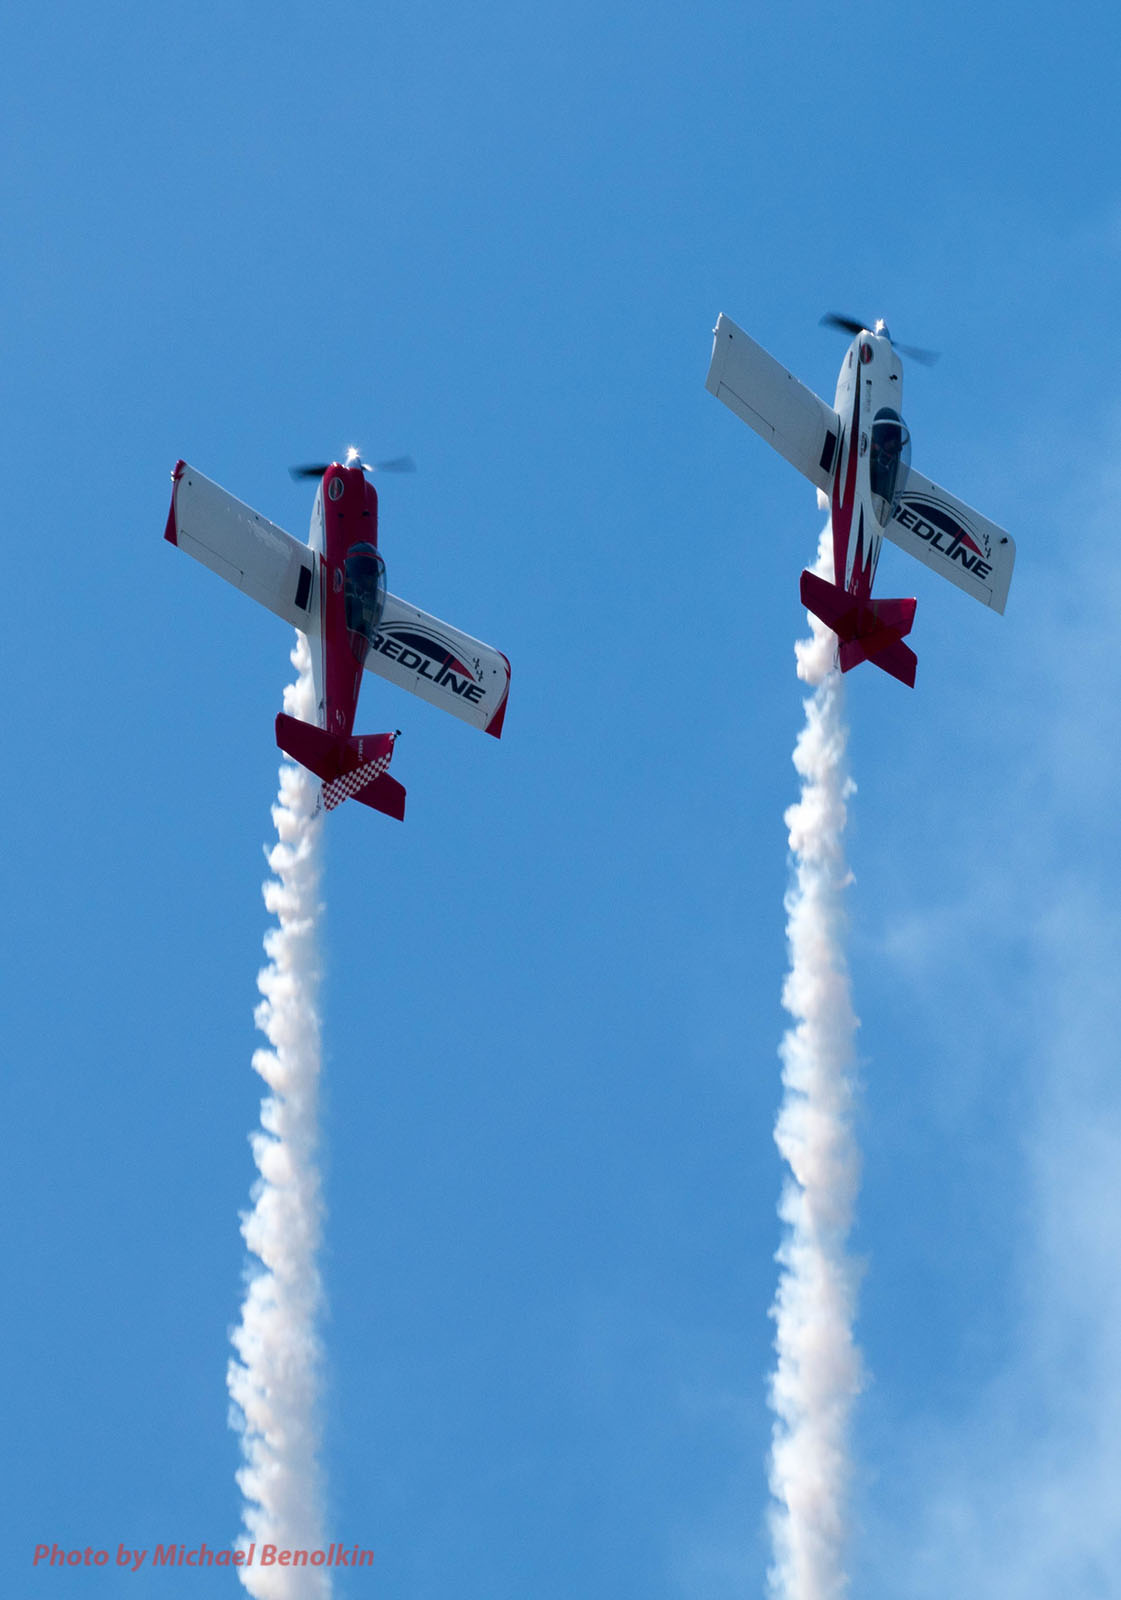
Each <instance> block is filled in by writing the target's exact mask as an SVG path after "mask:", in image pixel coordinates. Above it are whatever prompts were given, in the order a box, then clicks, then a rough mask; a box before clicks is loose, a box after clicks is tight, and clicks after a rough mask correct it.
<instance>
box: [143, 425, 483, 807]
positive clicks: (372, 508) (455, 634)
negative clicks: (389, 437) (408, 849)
mask: <svg viewBox="0 0 1121 1600" xmlns="http://www.w3.org/2000/svg"><path fill="white" fill-rule="evenodd" d="M382 466H383V468H384V467H390V468H405V469H408V468H411V466H412V463H411V462H410V461H409V460H408V458H407V457H401V458H399V459H398V460H396V461H390V462H384V463H382ZM372 470H374V469H373V468H371V467H369V466H368V465H367V464H366V463H365V462H363V461H361V460H360V459H359V456H358V452H357V451H356V450H350V451H348V452H347V458H346V461H345V462H338V461H333V462H331V464H330V465H329V466H315V467H295V468H293V469H292V473H293V476H294V477H299V478H310V477H314V478H318V479H320V484H319V488H318V491H317V493H316V496H315V505H314V507H313V509H312V513H311V535H310V538H309V540H308V543H307V544H306V545H303V544H301V543H300V542H299V540H298V539H294V538H293V537H292V535H291V534H290V533H285V532H284V530H283V528H278V527H277V526H276V525H275V523H272V522H269V521H268V520H267V518H265V517H262V516H261V515H260V514H259V513H258V512H256V511H253V510H251V508H250V507H249V506H247V505H244V504H243V503H242V502H241V501H240V500H235V499H234V497H233V495H232V494H227V492H226V491H225V489H222V488H219V486H218V484H216V483H212V482H211V481H210V479H209V478H204V477H203V475H202V473H201V472H197V471H196V470H195V468H194V467H189V466H188V465H187V463H186V462H185V461H180V462H178V463H177V464H176V467H175V470H174V472H173V473H172V474H171V476H172V480H173V485H174V486H173V488H172V492H171V510H170V512H169V513H168V518H167V527H166V529H165V531H164V538H165V539H169V540H170V541H171V543H172V544H174V545H178V546H179V548H180V549H181V550H186V552H187V553H188V555H192V556H194V558H195V560H196V561H201V562H202V564H203V566H205V567H209V568H210V570H211V571H212V572H216V573H218V575H219V576H220V577H222V578H225V579H227V581H228V582H230V583H232V584H233V585H234V586H235V587H236V588H238V589H241V590H243V591H244V592H245V593H246V594H247V595H249V596H250V597H251V599H253V600H257V601H259V602H260V603H261V605H263V606H267V607H268V609H269V610H270V611H275V613H276V614H277V616H278V617H283V618H284V620H285V622H290V623H291V624H292V626H293V627H294V628H299V629H300V630H301V631H302V632H303V633H305V634H306V635H307V639H308V644H309V645H310V647H311V661H312V679H313V684H314V691H315V700H316V706H317V711H318V721H317V722H316V723H314V724H313V723H309V722H301V721H299V720H298V718H296V717H290V716H287V715H286V714H285V713H284V712H283V711H282V712H281V713H280V715H279V716H278V717H277V719H276V742H277V744H278V745H279V746H280V748H281V749H282V750H283V751H285V752H286V753H287V754H288V755H290V756H292V757H293V759H294V760H296V761H298V762H299V763H300V764H301V766H305V767H307V768H309V769H310V771H312V772H314V773H315V775H316V777H318V778H320V779H322V782H323V791H322V800H323V804H324V805H325V806H326V807H327V809H328V810H332V809H333V808H334V807H335V806H337V805H340V804H341V803H342V801H344V800H346V799H354V800H360V801H361V802H362V804H363V805H367V806H372V807H373V808H374V810H375V811H382V812H384V813H385V814H386V816H389V817H397V818H398V819H400V820H403V819H404V815H405V790H404V788H403V786H402V785H401V784H399V783H398V782H397V780H396V779H395V778H391V777H390V776H389V773H388V772H387V771H386V768H387V767H388V766H389V762H390V758H391V756H392V755H393V743H394V740H395V739H396V737H397V735H396V733H376V734H373V735H369V734H367V735H365V736H364V737H362V736H359V737H355V735H354V732H353V729H354V714H355V711H356V709H357V706H358V691H359V687H360V685H361V681H362V669H363V668H365V669H366V670H367V671H368V672H376V673H378V674H379V676H381V677H383V678H388V679H389V681H390V682H391V683H396V684H398V685H400V687H401V688H402V689H409V690H411V691H412V693H413V694H415V695H419V696H420V698H421V699H422V700H428V701H430V702H431V703H432V704H433V705H436V706H442V707H443V709H444V710H445V711H450V712H452V714H453V715H454V716H457V717H461V718H462V719H463V720H464V722H470V723H471V724H473V726H474V727H476V728H481V729H482V730H483V731H484V732H485V733H489V734H493V736H494V737H495V738H496V739H497V738H499V737H500V736H501V733H502V723H503V719H504V717H505V715H506V697H507V694H508V692H509V688H510V663H509V662H508V661H507V659H506V657H505V656H504V655H503V654H502V652H501V651H499V650H494V649H492V648H491V646H490V645H488V644H481V643H480V642H479V640H478V639H472V638H470V637H469V636H468V635H467V634H465V633H460V632H459V631H458V630H457V629H455V628H451V627H449V626H448V624H447V623H446V622H438V621H437V620H436V618H435V617H430V616H427V615H426V614H425V613H424V612H423V611H418V610H417V609H416V607H415V606H411V605H407V604H406V603H405V601H403V600H398V599H397V598H396V596H395V595H392V594H389V593H387V592H386V587H385V562H384V560H383V559H382V556H381V553H380V551H379V550H378V497H377V493H376V491H375V489H374V487H373V485H372V484H371V483H369V482H368V481H367V479H366V472H368V471H372Z"/></svg>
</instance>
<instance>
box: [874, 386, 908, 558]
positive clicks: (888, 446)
mask: <svg viewBox="0 0 1121 1600" xmlns="http://www.w3.org/2000/svg"><path fill="white" fill-rule="evenodd" d="M910 464H911V435H910V433H909V432H908V430H907V424H906V423H905V422H904V421H903V418H902V417H901V416H900V415H899V413H898V411H892V410H891V409H890V408H889V407H887V406H884V407H883V409H882V410H880V411H877V412H876V415H875V417H874V418H873V419H872V453H871V457H870V460H869V465H868V470H869V475H870V477H871V480H872V509H873V510H874V511H875V513H876V518H877V520H878V521H879V524H880V526H881V527H882V528H883V527H886V526H887V524H888V523H889V522H890V521H891V514H892V511H893V510H894V509H895V503H896V501H897V500H898V499H899V496H900V495H901V494H902V493H903V486H904V484H905V483H906V482H907V469H908V467H909V466H910Z"/></svg>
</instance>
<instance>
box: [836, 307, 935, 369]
mask: <svg viewBox="0 0 1121 1600" xmlns="http://www.w3.org/2000/svg"><path fill="white" fill-rule="evenodd" d="M821 326H822V327H823V328H838V329H840V331H841V332H842V333H851V334H857V333H863V332H864V330H865V329H866V328H867V329H868V330H869V331H870V332H872V331H874V332H876V333H881V334H883V336H884V338H885V339H888V340H890V341H891V344H892V345H893V347H894V348H895V349H896V350H898V351H899V353H900V355H903V356H906V357H907V359H908V360H909V361H919V362H921V363H922V365H923V366H924V367H932V366H933V365H934V363H935V362H936V361H937V360H938V351H937V350H920V349H919V348H918V347H917V346H916V345H913V344H896V343H895V340H894V339H892V337H891V334H890V333H888V331H887V324H886V323H885V322H882V321H881V322H877V323H875V324H872V323H867V322H857V321H856V319H855V318H854V317H842V316H838V314H837V312H835V311H827V312H826V313H825V315H824V316H823V317H822V319H821Z"/></svg>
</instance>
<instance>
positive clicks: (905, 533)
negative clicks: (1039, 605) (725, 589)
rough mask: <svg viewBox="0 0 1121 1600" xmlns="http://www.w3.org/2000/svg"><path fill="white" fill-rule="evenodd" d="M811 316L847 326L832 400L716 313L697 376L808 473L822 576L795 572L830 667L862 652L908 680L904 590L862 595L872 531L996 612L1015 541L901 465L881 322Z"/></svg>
mask: <svg viewBox="0 0 1121 1600" xmlns="http://www.w3.org/2000/svg"><path fill="white" fill-rule="evenodd" d="M821 320H822V323H823V324H824V325H826V326H828V327H834V328H840V329H842V330H843V331H844V332H846V333H851V334H854V335H855V338H854V339H853V341H852V343H851V344H850V345H849V348H848V353H847V354H846V356H845V359H844V361H843V362H842V363H841V373H840V377H839V378H838V380H837V394H836V398H835V399H834V401H833V405H832V406H827V405H826V404H825V401H824V400H819V399H818V397H817V395H816V394H814V393H813V392H812V391H811V390H810V389H807V388H806V387H805V385H804V384H801V383H799V382H798V379H797V378H795V377H794V375H793V373H790V372H788V371H787V370H786V368H785V367H783V366H780V365H779V363H778V362H777V361H776V360H775V359H774V357H773V356H771V355H768V353H767V351H766V350H764V349H763V347H762V346H761V345H758V344H756V343H755V341H754V339H751V338H749V337H748V335H747V334H746V333H744V332H743V330H742V328H737V326H736V324H735V323H734V322H733V321H732V320H731V318H730V317H726V316H725V315H724V314H723V313H721V315H720V317H719V319H718V321H717V324H716V327H715V328H714V330H713V345H712V359H711V362H710V363H709V369H708V377H707V379H706V381H705V387H706V388H707V389H708V391H709V393H710V394H714V395H715V396H716V397H717V399H718V400H723V402H724V404H725V405H726V406H728V407H729V409H730V410H732V411H734V412H735V414H736V416H737V417H740V418H741V419H742V420H743V421H744V422H746V423H747V424H748V426H749V427H751V428H754V429H755V432H756V433H757V434H759V435H760V437H761V438H763V439H766V441H767V443H768V444H769V445H772V446H773V447H774V449H776V450H777V451H778V453H779V454H780V455H781V456H785V458H786V460H787V461H789V462H790V463H791V464H792V465H793V466H795V467H797V468H798V471H799V472H801V473H802V474H804V476H805V477H807V478H808V479H809V480H810V482H811V483H813V484H815V485H816V486H817V490H818V500H819V503H820V505H821V507H822V509H823V510H824V509H825V508H826V507H828V509H829V512H830V517H831V521H832V527H833V573H834V581H833V582H832V583H830V582H829V581H828V580H827V579H825V578H821V577H818V575H817V574H816V573H813V572H803V573H802V581H801V598H802V604H803V605H804V606H805V607H806V609H807V611H812V612H813V614H814V616H816V617H819V618H820V619H821V621H822V622H824V623H825V624H826V626H827V627H830V628H832V630H833V632H834V633H835V634H836V635H837V639H838V650H837V654H838V661H839V665H840V668H841V671H842V672H848V671H849V670H850V668H852V667H855V666H856V665H857V664H858V663H859V662H861V661H871V662H872V663H873V664H874V665H875V666H877V667H880V668H882V669H883V671H884V672H887V673H890V674H891V676H892V677H893V678H898V679H899V680H900V682H901V683H905V684H907V685H908V686H909V687H911V688H913V687H914V683H915V665H916V657H915V653H914V651H913V650H912V649H911V648H910V647H909V646H908V645H905V644H904V643H903V640H904V638H905V637H906V635H907V634H908V633H910V631H911V625H912V623H913V622H914V620H915V601H914V600H913V599H910V600H881V599H875V600H874V599H873V598H872V579H873V577H874V575H875V571H876V563H877V561H878V560H879V556H880V545H881V543H882V542H883V539H884V537H885V536H886V537H887V538H888V539H890V540H891V541H892V543H893V544H897V545H899V547H900V548H901V549H903V550H906V551H907V552H908V553H909V554H910V555H913V556H915V557H917V559H918V560H919V561H921V562H923V563H924V564H925V565H926V566H928V567H930V568H931V570H932V571H934V572H940V573H941V574H942V576H943V577H944V578H948V579H949V580H950V582H951V583H956V584H957V586H958V588H959V589H964V590H965V592H966V593H967V594H971V595H973V596H974V598H975V599H977V600H980V601H981V603H982V604H983V605H987V606H991V607H992V609H993V610H994V611H999V612H1003V611H1004V606H1005V602H1006V600H1007V598H1008V586H1009V584H1010V582H1011V580H1012V565H1013V563H1014V561H1015V559H1016V546H1015V544H1014V543H1013V542H1012V540H1011V538H1010V537H1009V536H1008V534H1007V533H1005V531H1004V529H1003V528H998V527H997V526H996V524H995V523H993V522H990V521H989V520H988V519H987V518H986V517H982V516H981V515H980V514H979V513H978V512H976V511H973V510H971V508H970V507H969V506H967V505H965V504H964V503H963V502H962V501H961V500H958V499H956V498H955V497H954V496H953V495H952V494H949V493H947V491H946V490H945V489H942V488H940V487H939V486H938V485H937V484H934V483H931V481H930V479H929V478H924V477H923V476H922V474H921V473H920V472H916V471H915V469H914V468H913V467H912V466H911V465H910V455H911V452H910V434H909V432H908V429H907V425H906V423H905V422H904V421H903V417H902V415H901V394H902V389H903V363H902V362H901V361H900V359H899V355H898V353H897V351H896V347H895V346H894V345H893V344H892V340H891V335H890V334H889V333H888V330H887V327H886V326H885V324H884V323H883V322H882V321H880V322H877V323H876V325H875V327H873V328H866V327H864V325H863V324H862V323H860V322H858V321H855V320H854V319H852V318H851V317H841V316H837V315H836V314H835V313H830V314H829V315H828V316H825V317H822V319H821ZM900 349H902V351H903V353H904V354H905V355H910V356H913V357H915V358H916V359H918V360H920V361H926V362H928V363H929V362H931V361H932V360H933V359H934V357H933V356H932V355H931V353H930V352H929V351H924V350H913V349H909V348H908V347H907V346H900Z"/></svg>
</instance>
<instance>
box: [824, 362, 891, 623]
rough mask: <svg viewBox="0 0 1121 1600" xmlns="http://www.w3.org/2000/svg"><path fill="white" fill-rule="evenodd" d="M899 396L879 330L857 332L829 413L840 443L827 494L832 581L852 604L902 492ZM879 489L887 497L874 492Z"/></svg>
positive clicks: (866, 592) (863, 591)
mask: <svg viewBox="0 0 1121 1600" xmlns="http://www.w3.org/2000/svg"><path fill="white" fill-rule="evenodd" d="M902 397H903V363H902V362H901V361H900V359H899V357H898V356H897V355H896V353H895V350H894V349H893V348H892V344H891V340H890V339H889V338H888V337H887V334H886V332H884V333H870V332H868V331H867V330H865V331H864V332H862V333H860V334H859V335H858V336H857V337H856V338H855V339H854V340H853V341H852V344H851V345H850V346H849V349H848V353H847V355H846V356H845V359H844V362H843V363H842V365H841V371H840V376H839V377H838V379H837V394H836V398H835V400H834V402H833V409H834V410H835V411H836V413H837V417H838V419H839V420H840V423H841V438H840V441H839V444H838V447H837V460H836V463H835V465H834V471H833V486H832V492H831V494H830V512H831V517H832V526H833V571H834V582H835V583H837V584H838V585H839V586H840V587H841V588H843V589H845V590H846V591H847V593H849V594H851V595H852V596H853V597H854V598H856V599H858V600H867V599H868V598H870V596H871V593H872V579H873V578H874V577H875V573H876V563H877V562H878V560H879V558H880V545H881V544H882V543H883V529H884V527H885V526H886V525H887V523H888V522H889V521H890V520H891V513H892V504H893V501H894V499H895V497H896V496H897V495H898V493H899V491H900V490H901V489H902V488H903V481H904V478H905V474H906V455H905V453H904V454H903V456H902V459H900V454H899V452H900V449H901V448H902V449H904V450H905V445H906V428H905V426H904V424H903V421H902V417H901V407H902ZM885 443H891V444H894V445H896V446H897V447H899V448H897V449H896V452H895V454H896V460H897V461H898V465H897V467H896V469H895V471H894V473H893V472H892V468H891V464H890V462H888V461H887V459H886V457H885V453H884V444H885ZM889 479H890V482H889V481H888V480H889ZM884 489H889V490H890V491H891V492H890V493H889V494H887V495H885V494H883V493H882V492H881V493H877V492H876V491H877V490H880V491H882V490H884Z"/></svg>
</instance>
